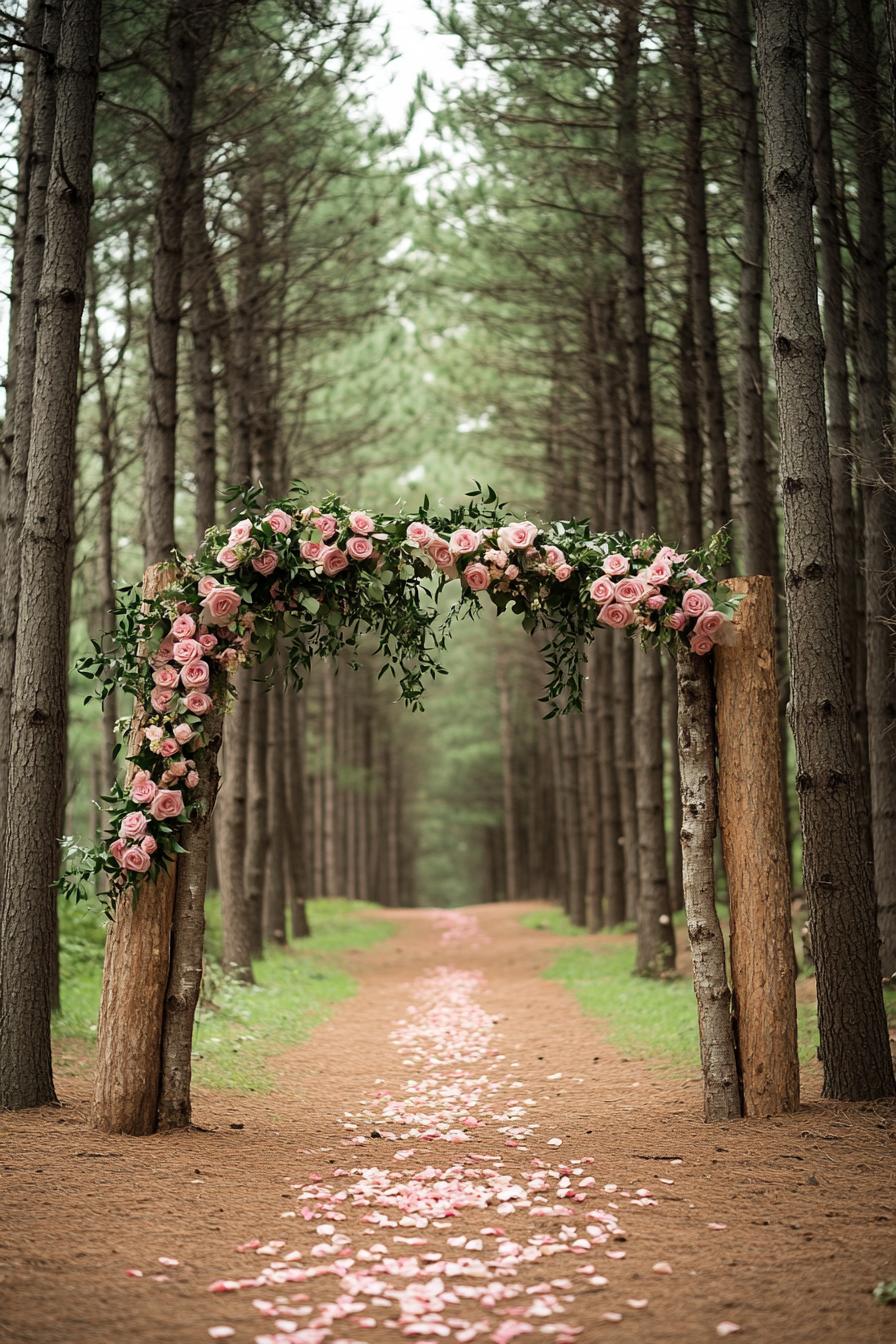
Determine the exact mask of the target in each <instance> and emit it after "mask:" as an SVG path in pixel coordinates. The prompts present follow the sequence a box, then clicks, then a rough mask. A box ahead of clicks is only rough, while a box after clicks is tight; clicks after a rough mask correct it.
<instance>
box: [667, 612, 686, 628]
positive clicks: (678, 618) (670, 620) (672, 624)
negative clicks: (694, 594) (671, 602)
mask: <svg viewBox="0 0 896 1344" xmlns="http://www.w3.org/2000/svg"><path fill="white" fill-rule="evenodd" d="M687 623H688V618H687V616H685V614H684V612H683V611H673V612H672V613H671V614H670V615H669V616H667V617H666V619H665V620H664V621H663V625H665V626H666V628H667V629H669V630H683V629H684V627H685V626H686V625H687Z"/></svg>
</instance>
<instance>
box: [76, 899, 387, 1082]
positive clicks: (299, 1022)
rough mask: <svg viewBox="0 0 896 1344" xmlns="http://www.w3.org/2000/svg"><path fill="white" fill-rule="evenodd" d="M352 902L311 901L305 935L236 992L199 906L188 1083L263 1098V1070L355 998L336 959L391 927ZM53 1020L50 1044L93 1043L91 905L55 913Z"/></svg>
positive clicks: (95, 971) (98, 948)
mask: <svg viewBox="0 0 896 1344" xmlns="http://www.w3.org/2000/svg"><path fill="white" fill-rule="evenodd" d="M374 908H375V907H369V906H365V905H363V904H361V903H359V902H357V901H344V900H326V901H311V902H309V905H308V912H309V919H310V922H311V928H312V935H311V937H310V938H303V939H299V940H297V941H296V942H294V943H293V944H291V945H290V946H289V947H288V948H278V947H271V948H268V949H267V951H266V953H265V956H264V957H263V958H260V959H259V960H258V961H256V962H255V964H254V971H255V976H256V980H257V983H256V984H255V985H239V984H236V983H235V982H234V981H232V980H228V979H226V978H225V977H224V976H223V974H222V973H221V971H220V968H219V966H218V962H217V957H218V956H219V954H220V937H221V934H220V929H221V921H220V903H219V901H218V900H217V899H215V898H209V899H208V901H207V903H206V915H207V929H206V958H207V960H206V969H205V975H204V980H203V994H202V1001H201V1004H200V1007H199V1011H198V1012H197V1015H196V1023H195V1027H194V1052H195V1058H194V1076H195V1079H196V1081H197V1083H199V1084H200V1085H204V1086H207V1087H233V1088H238V1089H240V1090H242V1091H265V1090H267V1089H268V1088H270V1087H271V1085H272V1082H271V1076H270V1074H269V1073H268V1071H267V1069H266V1066H265V1063H266V1060H267V1059H268V1058H269V1057H270V1056H271V1055H274V1054H277V1053H278V1052H279V1051H281V1050H285V1049H286V1048H287V1047H288V1046H290V1045H294V1044H296V1043H297V1042H299V1041H302V1040H304V1039H305V1038H306V1037H307V1036H308V1034H309V1032H310V1031H311V1030H312V1028H313V1027H314V1026H316V1025H317V1023H318V1022H320V1021H322V1020H323V1019H324V1018H325V1017H326V1015H327V1013H328V1011H329V1009H330V1008H331V1006H332V1005H333V1004H334V1003H336V1002H338V1001H339V1000H340V999H344V998H347V997H348V996H349V995H351V994H354V993H355V991H356V988H357V986H356V982H355V981H354V979H353V978H352V976H351V975H350V974H349V973H348V972H347V971H346V970H344V969H343V967H342V966H341V965H340V963H339V954H340V953H344V952H348V951H355V950H360V949H363V948H367V947H372V946H373V945H374V944H375V943H377V942H380V941H381V940H382V939H384V938H387V937H389V935H390V933H391V927H390V925H388V924H387V923H385V921H382V920H378V919H376V918H372V917H371V912H372V910H373V909H374ZM59 925H60V927H59V933H60V963H61V966H60V969H61V998H62V1004H61V1010H60V1011H59V1012H58V1013H57V1014H56V1016H55V1019H54V1032H55V1035H56V1036H57V1037H59V1038H66V1037H73V1038H77V1039H81V1040H88V1041H89V1040H93V1039H94V1038H95V1035H96V1019H97V1013H98V1010H99V1001H100V988H101V982H102V969H103V944H104V940H105V927H104V921H103V919H102V917H101V911H100V910H99V908H98V907H97V906H96V905H95V904H94V905H93V906H92V907H91V906H90V905H89V904H88V903H81V904H78V905H74V904H72V903H71V902H68V901H64V900H61V901H60V903H59Z"/></svg>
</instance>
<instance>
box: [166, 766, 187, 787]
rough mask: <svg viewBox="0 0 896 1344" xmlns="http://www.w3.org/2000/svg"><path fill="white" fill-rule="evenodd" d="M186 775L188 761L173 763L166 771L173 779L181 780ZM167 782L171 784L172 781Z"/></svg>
mask: <svg viewBox="0 0 896 1344" xmlns="http://www.w3.org/2000/svg"><path fill="white" fill-rule="evenodd" d="M186 773H187V763H186V761H172V762H171V764H170V765H169V767H168V769H167V770H166V771H165V774H166V775H170V776H171V779H180V778H181V776H182V775H185V774H186ZM166 782H167V783H170V782H171V781H170V780H168V781H166Z"/></svg>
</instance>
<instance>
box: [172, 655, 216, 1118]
mask: <svg viewBox="0 0 896 1344" xmlns="http://www.w3.org/2000/svg"><path fill="white" fill-rule="evenodd" d="M209 693H210V694H211V696H212V699H213V701H214V708H213V709H212V710H211V711H210V712H209V714H208V715H207V717H206V719H205V720H204V723H203V731H204V735H205V739H206V741H205V745H204V746H203V747H201V748H200V749H199V751H197V752H196V758H195V759H196V769H197V771H198V773H199V783H198V784H197V786H196V788H195V789H194V790H193V792H192V794H191V797H190V801H191V803H192V804H193V805H194V807H195V808H196V811H195V812H194V814H193V816H192V818H191V820H190V823H189V825H188V826H185V827H184V831H183V835H182V837H181V844H182V845H183V847H184V849H185V850H186V853H184V854H181V855H180V856H179V857H178V861H177V878H176V881H175V886H174V909H173V913H172V920H171V959H170V965H169V969H168V986H167V989H166V992H165V1001H164V1019H163V1022H162V1042H161V1079H160V1085H159V1105H158V1127H159V1129H186V1128H188V1127H189V1124H190V1121H191V1118H192V1110H191V1103H190V1080H191V1077H192V1060H193V1021H194V1018H195V1016H196V1005H197V1004H198V1002H199V991H200V988H201V986H202V963H203V941H204V937H205V892H206V886H207V884H208V862H209V851H210V844H211V823H212V810H213V808H214V806H215V798H216V796H217V793H218V778H219V776H218V752H219V751H220V749H221V733H222V727H223V717H224V699H225V696H226V693H227V692H226V676H224V675H222V674H220V673H217V674H214V675H213V679H212V684H211V686H210V687H209Z"/></svg>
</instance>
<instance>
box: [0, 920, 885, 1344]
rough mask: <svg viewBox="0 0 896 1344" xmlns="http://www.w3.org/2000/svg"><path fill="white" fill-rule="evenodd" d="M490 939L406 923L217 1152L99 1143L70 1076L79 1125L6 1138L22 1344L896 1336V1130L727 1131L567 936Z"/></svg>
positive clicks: (29, 1122)
mask: <svg viewBox="0 0 896 1344" xmlns="http://www.w3.org/2000/svg"><path fill="white" fill-rule="evenodd" d="M474 915H475V919H476V921H478V923H477V932H476V933H475V934H474V931H473V925H472V923H471V921H470V919H469V917H468V916H463V917H460V918H455V919H446V918H445V917H444V916H441V917H440V916H435V915H433V914H431V913H427V912H419V913H416V912H415V913H411V914H401V915H394V916H384V917H388V918H392V919H394V920H395V921H396V923H397V924H398V926H399V928H398V933H397V936H396V937H394V938H392V939H390V940H388V941H387V942H385V943H382V944H380V945H378V946H377V947H375V948H373V949H371V950H369V951H367V952H365V953H363V954H362V956H361V957H359V958H358V962H357V966H356V968H355V970H356V973H358V974H359V975H360V977H361V982H362V989H361V993H360V994H359V995H358V996H357V997H356V998H355V999H352V1000H349V1001H348V1002H346V1003H344V1004H342V1005H341V1006H340V1007H339V1008H338V1009H337V1010H336V1012H335V1013H334V1015H333V1017H332V1018H331V1019H330V1021H329V1022H328V1023H327V1024H325V1025H324V1026H322V1027H320V1028H318V1030H317V1031H315V1032H314V1034H313V1036H312V1037H311V1039H310V1040H309V1041H308V1042H307V1043H306V1044H305V1045H303V1046H301V1047H298V1048H297V1049H295V1050H292V1051H290V1052H289V1054H288V1055H286V1056H284V1057H283V1059H282V1061H281V1062H280V1070H279V1086H278V1089H277V1091H276V1092H275V1093H274V1094H273V1095H270V1096H266V1097H261V1098H254V1097H242V1096H237V1095H233V1094H227V1095H225V1094H200V1095H199V1097H198V1098H197V1104H196V1108H195V1111H196V1117H197V1120H198V1121H199V1123H201V1124H203V1125H204V1126H207V1127H208V1128H207V1130H206V1131H205V1132H194V1133H190V1134H183V1135H176V1136H169V1137H159V1138H151V1139H122V1138H110V1137H108V1136H101V1135H98V1134H95V1133H93V1132H92V1131H91V1130H90V1128H89V1127H88V1125H87V1105H86V1087H85V1084H84V1083H83V1082H79V1081H76V1080H66V1079H64V1078H63V1079H61V1080H60V1091H61V1093H62V1095H63V1098H64V1102H65V1104H64V1106H63V1108H62V1109H61V1110H60V1111H56V1110H45V1111H42V1112H39V1113H37V1114H24V1115H14V1116H7V1117H4V1118H3V1120H2V1121H0V1127H2V1128H0V1133H2V1153H3V1156H2V1178H3V1183H2V1186H0V1265H2V1269H3V1282H2V1288H0V1340H2V1341H4V1344H6V1341H12V1342H13V1344H45V1341H50V1340H53V1341H61V1344H88V1341H89V1344H112V1341H119V1340H128V1341H131V1340H132V1341H135V1344H188V1341H195V1342H196V1344H199V1342H200V1341H202V1340H208V1339H209V1337H210V1332H211V1331H213V1330H214V1331H216V1332H217V1333H215V1334H211V1337H212V1338H232V1339H233V1340H234V1341H235V1344H250V1342H251V1341H255V1340H256V1339H259V1340H262V1341H264V1344H270V1342H271V1341H276V1344H281V1341H282V1344H286V1341H288V1340H290V1339H291V1340H293V1341H298V1344H339V1342H340V1341H341V1342H342V1344H356V1341H357V1342H360V1341H365V1340H366V1341H370V1344H385V1342H386V1341H391V1342H392V1344H395V1342H396V1341H398V1340H403V1339H409V1340H411V1341H416V1344H440V1341H441V1340H446V1339H447V1340H456V1341H459V1344H472V1342H473V1341H489V1342H490V1344H511V1341H513V1340H517V1341H518V1344H527V1341H530V1340H531V1341H532V1342H533V1344H534V1341H536V1340H539V1339H541V1340H545V1341H554V1342H555V1344H573V1342H574V1341H579V1342H580V1344H590V1341H592V1340H595V1341H596V1340H599V1339H602V1338H604V1337H606V1336H607V1334H608V1332H609V1333H610V1334H611V1335H612V1332H613V1331H614V1330H619V1331H622V1332H623V1335H624V1336H625V1337H627V1338H630V1339H634V1340H638V1341H647V1340H650V1341H652V1344H663V1341H677V1342H680V1344H697V1342H698V1341H701V1340H707V1341H709V1340H712V1339H716V1338H717V1337H718V1333H717V1331H718V1327H719V1325H720V1324H721V1323H723V1322H729V1323H732V1324H735V1325H739V1326H740V1327H741V1331H742V1335H743V1338H744V1339H748V1338H749V1339H755V1340H757V1341H763V1342H764V1341H768V1342H769V1344H771V1342H772V1341H783V1342H786V1344H797V1342H798V1341H806V1342H807V1344H808V1341H813V1342H814V1341H817V1340H820V1339H825V1340H826V1341H832V1342H833V1344H840V1342H841V1341H842V1344H847V1342H848V1344H876V1342H877V1341H880V1342H881V1344H883V1341H885V1340H888V1339H892V1338H893V1337H894V1327H896V1311H894V1310H893V1309H888V1308H883V1307H880V1306H878V1305H876V1304H875V1303H873V1302H872V1299H871V1297H870V1289H871V1288H872V1287H873V1285H874V1284H875V1283H876V1282H877V1281H878V1280H880V1279H882V1278H890V1277H894V1276H896V1251H894V1244H896V1237H894V1212H896V1192H894V1187H893V1179H892V1178H893V1169H894V1168H893V1137H894V1123H893V1122H894V1114H893V1111H892V1109H891V1108H886V1107H864V1108H858V1107H856V1108H843V1107H837V1106H833V1105H831V1104H824V1103H821V1102H819V1101H818V1100H817V1097H816V1092H817V1088H816V1089H813V1087H812V1085H811V1083H810V1086H809V1088H808V1091H809V1098H808V1102H807V1104H806V1105H805V1106H804V1107H803V1109H802V1110H801V1111H800V1113H799V1114H798V1115H795V1116H792V1117H786V1118H783V1119H779V1120H775V1121H771V1122H764V1123H759V1122H749V1121H747V1122H741V1123H739V1124H732V1125H723V1126H715V1127H707V1126H705V1125H703V1124H702V1122H701V1121H700V1119H699V1115H700V1089H699V1083H698V1082H697V1081H696V1080H694V1079H692V1080H688V1081H682V1080H671V1081H670V1079H669V1078H668V1077H667V1076H665V1075H663V1074H661V1073H659V1072H651V1071H650V1070H649V1069H648V1068H647V1067H646V1066H643V1065H640V1064H636V1063H631V1062H628V1061H624V1060H622V1059H621V1058H620V1057H619V1056H618V1055H617V1054H616V1053H614V1052H613V1051H612V1050H611V1049H610V1048H608V1047H607V1046H606V1045H604V1044H603V1043H602V1041H601V1038H600V1033H599V1030H598V1029H597V1027H596V1026H595V1024H594V1022H592V1021H589V1020H586V1019H585V1018H583V1017H582V1016H581V1014H580V1013H579V1011H578V1009H577V1008H576V1006H575V1005H574V1004H573V1003H572V1002H571V1000H570V999H569V997H568V996H567V995H566V993H565V991H564V990H563V989H562V988H561V987H559V986H558V985H556V984H553V983H551V982H548V981H544V980H542V979H540V978H539V977H538V971H539V969H540V968H541V967H542V966H543V965H544V964H545V963H546V962H547V960H549V958H550V956H551V953H552V950H553V946H554V945H555V942H554V940H552V939H551V938H550V937H549V936H547V935H545V934H543V933H535V932H533V931H530V930H526V929H523V928H521V927H520V925H519V923H518V920H519V909H518V908H509V909H508V908H501V907H480V908H479V909H477V910H476V911H475V912H474ZM440 967H441V968H442V969H439V968H440ZM234 1126H240V1127H239V1128H235V1127H234ZM252 1242H255V1243H256V1245H255V1246H251V1245H249V1246H247V1243H252ZM238 1247H243V1248H244V1249H237V1248H238ZM160 1258H162V1261H161V1262H160ZM164 1260H171V1261H177V1264H167V1265H166V1264H165V1263H164ZM663 1265H665V1266H666V1267H667V1268H668V1269H669V1270H671V1272H662V1269H661V1268H660V1269H658V1268H657V1267H658V1266H660V1267H662V1266H663ZM129 1270H140V1271H142V1276H141V1277H136V1276H134V1277H130V1276H129V1275H128V1271H129ZM240 1281H243V1283H244V1286H243V1287H234V1286H233V1285H235V1284H238V1283H239V1282H240ZM212 1284H217V1285H218V1286H219V1287H222V1285H226V1286H224V1287H223V1288H222V1291H220V1292H216V1293H210V1292H209V1287H210V1285H212ZM732 1333H733V1332H732Z"/></svg>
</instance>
